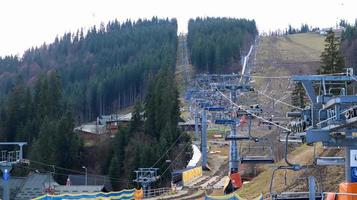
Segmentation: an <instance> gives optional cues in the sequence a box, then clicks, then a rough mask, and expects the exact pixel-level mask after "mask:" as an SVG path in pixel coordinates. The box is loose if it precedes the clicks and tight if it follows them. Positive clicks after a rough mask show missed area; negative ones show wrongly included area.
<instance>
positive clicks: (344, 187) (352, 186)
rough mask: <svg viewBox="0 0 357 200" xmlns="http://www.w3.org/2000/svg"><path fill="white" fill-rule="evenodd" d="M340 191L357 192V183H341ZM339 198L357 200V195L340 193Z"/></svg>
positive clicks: (340, 199) (339, 199)
mask: <svg viewBox="0 0 357 200" xmlns="http://www.w3.org/2000/svg"><path fill="white" fill-rule="evenodd" d="M339 193H353V194H357V183H341V184H340V186H339ZM338 200H357V196H351V195H347V194H346V195H345V194H339V195H338Z"/></svg>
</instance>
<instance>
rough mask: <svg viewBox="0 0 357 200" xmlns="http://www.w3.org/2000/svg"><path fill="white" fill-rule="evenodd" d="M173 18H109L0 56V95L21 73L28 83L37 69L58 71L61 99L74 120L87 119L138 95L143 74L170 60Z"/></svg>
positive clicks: (144, 78) (142, 88)
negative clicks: (71, 110) (18, 52)
mask: <svg viewBox="0 0 357 200" xmlns="http://www.w3.org/2000/svg"><path fill="white" fill-rule="evenodd" d="M176 33H177V22H176V20H175V19H171V20H169V19H158V18H155V17H153V18H152V19H151V20H141V19H139V20H138V21H133V22H132V21H130V20H128V21H126V22H125V23H119V22H118V21H112V22H109V23H107V24H105V25H104V24H102V25H101V26H100V27H95V26H94V27H92V28H90V29H89V30H88V32H86V33H85V32H83V30H82V29H80V30H78V31H77V32H76V33H66V34H64V35H63V36H62V37H58V38H56V39H55V41H54V42H53V43H51V44H43V45H42V46H41V47H34V48H31V49H28V50H27V51H26V52H25V53H24V55H23V57H21V58H18V57H13V56H6V57H4V58H0V77H1V79H0V97H4V96H5V95H7V94H8V93H9V91H10V90H11V88H12V87H13V85H14V84H15V82H16V79H17V77H18V76H21V77H22V79H23V80H24V81H25V83H26V84H27V85H32V86H33V85H34V83H35V82H36V80H37V79H38V76H39V75H40V74H50V72H51V71H58V73H59V76H60V79H61V84H62V86H63V94H64V98H65V100H66V101H67V102H68V103H69V104H70V105H71V106H72V107H73V108H74V111H75V115H76V118H75V119H76V121H77V122H78V121H79V122H83V121H88V120H93V119H95V118H96V117H97V116H99V115H102V114H109V113H114V112H117V111H118V110H120V109H123V108H126V107H128V106H131V105H132V104H133V103H134V102H135V100H136V99H143V97H144V96H145V91H146V87H147V85H148V81H147V80H148V77H149V76H152V75H155V74H156V73H157V72H158V71H159V70H160V69H161V68H162V67H168V66H169V67H171V68H172V69H173V68H174V66H175V61H176V46H177V36H176Z"/></svg>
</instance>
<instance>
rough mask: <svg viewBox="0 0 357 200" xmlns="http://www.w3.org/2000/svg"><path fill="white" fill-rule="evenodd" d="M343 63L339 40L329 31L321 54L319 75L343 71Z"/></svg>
mask: <svg viewBox="0 0 357 200" xmlns="http://www.w3.org/2000/svg"><path fill="white" fill-rule="evenodd" d="M344 68H345V62H344V59H343V57H342V55H341V53H340V40H339V38H337V37H336V36H335V33H334V32H333V31H332V30H330V31H328V32H327V36H326V39H325V48H324V51H323V52H322V54H321V66H320V69H319V70H318V73H319V74H333V73H341V72H343V71H344Z"/></svg>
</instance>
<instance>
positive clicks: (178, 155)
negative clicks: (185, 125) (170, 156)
mask: <svg viewBox="0 0 357 200" xmlns="http://www.w3.org/2000/svg"><path fill="white" fill-rule="evenodd" d="M188 144H189V143H188V142H187V143H186V145H185V147H184V148H183V149H182V151H181V152H180V153H179V154H177V156H176V157H175V159H174V160H172V161H171V163H170V164H169V166H168V167H167V168H166V169H165V170H164V172H162V174H161V177H162V176H163V175H164V174H165V173H166V172H167V170H168V169H169V168H170V167H171V165H172V164H173V163H174V162H175V161H176V160H177V159H178V158H179V157H180V156H181V154H182V153H183V152H184V151H185V150H186V147H187V146H188Z"/></svg>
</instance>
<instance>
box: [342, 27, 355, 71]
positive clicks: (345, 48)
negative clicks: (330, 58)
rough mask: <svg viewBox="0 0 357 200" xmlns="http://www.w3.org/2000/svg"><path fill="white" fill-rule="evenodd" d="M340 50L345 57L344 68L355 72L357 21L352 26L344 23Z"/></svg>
mask: <svg viewBox="0 0 357 200" xmlns="http://www.w3.org/2000/svg"><path fill="white" fill-rule="evenodd" d="M341 48H342V52H343V55H344V57H345V62H346V67H353V68H354V70H357V21H356V22H355V24H354V25H349V24H346V23H345V30H344V31H343V33H342V44H341Z"/></svg>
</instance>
